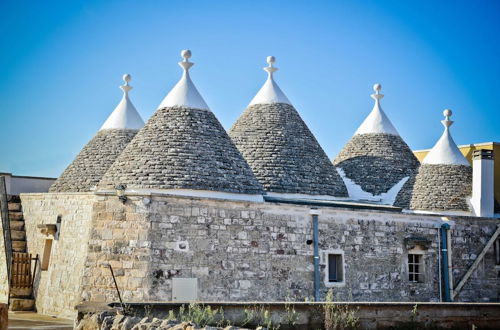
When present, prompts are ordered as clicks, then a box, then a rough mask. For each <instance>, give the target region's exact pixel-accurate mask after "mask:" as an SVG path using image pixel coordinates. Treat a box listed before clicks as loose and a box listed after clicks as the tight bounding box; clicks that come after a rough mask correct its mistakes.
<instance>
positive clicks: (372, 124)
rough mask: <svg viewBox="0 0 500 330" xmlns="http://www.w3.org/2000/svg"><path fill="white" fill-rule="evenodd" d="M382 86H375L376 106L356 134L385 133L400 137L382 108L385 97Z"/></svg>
mask: <svg viewBox="0 0 500 330" xmlns="http://www.w3.org/2000/svg"><path fill="white" fill-rule="evenodd" d="M381 89H382V85H380V84H375V85H373V90H374V91H375V94H372V95H371V97H372V98H373V99H374V100H375V105H374V106H373V110H372V112H370V114H369V115H368V117H366V119H365V120H364V121H363V123H362V124H361V126H359V128H358V130H357V131H356V133H354V135H356V134H370V133H385V134H392V135H399V133H398V131H397V130H396V128H394V126H393V125H392V123H391V121H390V120H389V118H388V117H387V115H386V114H385V112H384V110H382V107H381V106H380V100H381V99H382V98H383V97H384V94H380V90H381Z"/></svg>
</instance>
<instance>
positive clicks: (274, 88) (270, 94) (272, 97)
mask: <svg viewBox="0 0 500 330" xmlns="http://www.w3.org/2000/svg"><path fill="white" fill-rule="evenodd" d="M266 62H267V64H268V66H266V67H265V68H264V71H266V72H267V73H268V75H267V80H266V82H265V83H264V85H263V86H262V87H261V89H260V90H259V92H258V93H257V95H255V96H254V98H253V99H252V101H251V102H250V104H249V106H250V105H253V104H272V103H285V104H291V103H290V101H289V100H288V98H287V97H286V96H285V94H284V93H283V92H282V91H281V89H280V88H279V87H278V84H276V82H275V81H274V79H273V72H276V71H278V68H275V67H274V66H273V65H274V62H276V58H275V57H274V56H268V57H267V58H266Z"/></svg>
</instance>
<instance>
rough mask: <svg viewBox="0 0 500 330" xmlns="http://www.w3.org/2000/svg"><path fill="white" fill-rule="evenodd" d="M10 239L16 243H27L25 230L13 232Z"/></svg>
mask: <svg viewBox="0 0 500 330" xmlns="http://www.w3.org/2000/svg"><path fill="white" fill-rule="evenodd" d="M11 229H12V228H11ZM10 237H11V239H12V241H13V242H14V241H25V240H26V232H25V231H24V230H11V231H10Z"/></svg>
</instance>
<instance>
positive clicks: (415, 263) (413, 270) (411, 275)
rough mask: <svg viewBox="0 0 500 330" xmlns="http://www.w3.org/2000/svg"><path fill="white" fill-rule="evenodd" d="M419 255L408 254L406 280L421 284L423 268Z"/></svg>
mask: <svg viewBox="0 0 500 330" xmlns="http://www.w3.org/2000/svg"><path fill="white" fill-rule="evenodd" d="M422 259H423V258H422V255H421V254H408V279H409V280H410V282H422V281H423V279H424V274H423V271H424V269H423V268H424V267H423V264H422Z"/></svg>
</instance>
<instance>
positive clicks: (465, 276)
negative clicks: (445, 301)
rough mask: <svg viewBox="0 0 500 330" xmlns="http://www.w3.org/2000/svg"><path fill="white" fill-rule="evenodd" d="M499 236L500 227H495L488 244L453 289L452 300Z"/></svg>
mask: <svg viewBox="0 0 500 330" xmlns="http://www.w3.org/2000/svg"><path fill="white" fill-rule="evenodd" d="M499 235H500V225H497V230H496V231H495V233H494V234H493V236H491V238H490V240H489V241H488V243H486V245H485V246H484V249H483V251H481V253H480V254H479V255H478V256H477V258H476V260H474V263H473V264H472V266H470V268H469V270H468V271H467V273H465V275H464V277H462V279H461V280H460V282H459V283H458V284H457V286H456V287H455V288H454V289H453V299H455V297H456V296H458V293H459V292H460V290H462V288H463V286H464V285H465V283H466V282H467V280H468V279H469V277H470V276H471V275H472V273H473V272H474V270H476V268H477V266H478V265H479V263H480V262H481V260H483V258H484V256H485V254H486V252H488V250H489V249H490V248H491V246H492V245H493V243H494V242H495V240H496V239H497V238H498V236H499Z"/></svg>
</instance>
